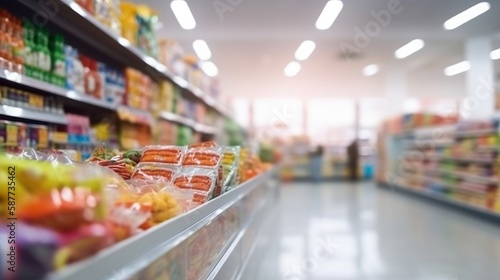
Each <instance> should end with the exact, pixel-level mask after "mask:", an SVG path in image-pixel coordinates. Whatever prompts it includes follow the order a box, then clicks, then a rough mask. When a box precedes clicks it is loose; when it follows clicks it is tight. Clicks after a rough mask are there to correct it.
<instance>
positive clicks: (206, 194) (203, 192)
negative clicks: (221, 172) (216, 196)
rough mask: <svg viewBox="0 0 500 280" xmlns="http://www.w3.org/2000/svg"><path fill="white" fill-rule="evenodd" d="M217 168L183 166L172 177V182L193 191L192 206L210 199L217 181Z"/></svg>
mask: <svg viewBox="0 0 500 280" xmlns="http://www.w3.org/2000/svg"><path fill="white" fill-rule="evenodd" d="M217 176H218V175H217V170H214V169H208V168H193V167H191V168H183V169H181V170H180V171H179V172H178V173H176V174H175V175H174V177H173V178H172V184H173V185H174V186H176V187H178V188H180V189H183V190H187V191H190V192H192V193H193V204H194V205H193V206H196V205H199V204H203V203H205V202H207V201H208V200H210V198H211V197H212V193H213V190H214V188H215V185H216V182H217Z"/></svg>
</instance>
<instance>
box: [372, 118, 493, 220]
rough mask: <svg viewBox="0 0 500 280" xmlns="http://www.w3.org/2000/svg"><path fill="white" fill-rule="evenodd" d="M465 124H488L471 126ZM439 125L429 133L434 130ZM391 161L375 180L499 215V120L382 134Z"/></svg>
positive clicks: (491, 214)
mask: <svg viewBox="0 0 500 280" xmlns="http://www.w3.org/2000/svg"><path fill="white" fill-rule="evenodd" d="M468 127H486V128H479V129H477V128H476V129H474V128H469V129H468ZM433 130H434V131H439V130H441V131H442V132H441V136H444V137H438V138H435V139H433V138H432V137H433V134H432V133H427V132H432V131H433ZM403 135H404V137H403ZM385 138H386V140H385V143H386V144H385V145H384V146H383V147H384V148H387V151H386V154H387V155H388V156H387V157H388V161H389V164H388V165H387V166H388V169H386V170H387V171H385V173H387V174H390V176H389V178H391V179H390V180H389V181H384V180H383V179H384V178H383V176H379V178H380V179H379V183H381V184H388V183H389V184H390V185H391V186H397V187H399V188H402V189H404V190H408V191H410V192H412V193H416V194H420V195H423V196H426V197H431V198H435V200H437V201H440V202H446V203H447V204H453V205H454V206H455V207H461V208H466V209H469V210H470V209H472V210H477V211H476V212H478V211H479V212H481V213H486V214H487V215H488V216H491V217H496V218H499V217H500V178H498V170H499V169H498V168H499V167H500V161H499V159H500V158H499V153H498V152H499V147H500V144H499V139H500V134H499V133H498V122H497V121H496V120H491V121H490V122H486V121H485V122H482V123H479V124H475V123H471V124H468V123H461V124H457V125H454V126H449V125H447V126H446V130H445V129H443V127H434V128H433V127H430V128H425V129H413V130H407V131H405V132H404V133H403V134H401V133H397V134H386V135H385Z"/></svg>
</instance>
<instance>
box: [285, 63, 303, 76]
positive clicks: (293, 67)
mask: <svg viewBox="0 0 500 280" xmlns="http://www.w3.org/2000/svg"><path fill="white" fill-rule="evenodd" d="M300 68H301V66H300V63H298V62H297V61H292V62H290V63H288V65H287V66H286V67H285V75H286V76H288V77H293V76H295V75H297V74H298V73H299V71H300Z"/></svg>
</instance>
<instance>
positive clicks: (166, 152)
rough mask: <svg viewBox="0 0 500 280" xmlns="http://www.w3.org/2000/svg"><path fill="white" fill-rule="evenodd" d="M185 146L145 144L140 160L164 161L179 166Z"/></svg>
mask: <svg viewBox="0 0 500 280" xmlns="http://www.w3.org/2000/svg"><path fill="white" fill-rule="evenodd" d="M185 151H186V147H182V146H146V147H145V148H144V150H143V153H142V157H141V163H142V162H156V163H166V164H170V165H176V166H180V165H181V164H182V162H183V160H184V153H185Z"/></svg>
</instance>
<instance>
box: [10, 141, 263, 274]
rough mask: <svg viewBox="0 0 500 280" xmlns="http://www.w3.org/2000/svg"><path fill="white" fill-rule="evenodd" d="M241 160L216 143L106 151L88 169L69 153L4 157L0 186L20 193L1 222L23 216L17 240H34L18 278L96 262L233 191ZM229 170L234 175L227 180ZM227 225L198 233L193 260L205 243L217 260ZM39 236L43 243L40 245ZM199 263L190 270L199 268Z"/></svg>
mask: <svg viewBox="0 0 500 280" xmlns="http://www.w3.org/2000/svg"><path fill="white" fill-rule="evenodd" d="M242 151H244V152H243V153H244V155H245V157H246V159H244V160H243V162H245V164H246V166H252V167H253V165H256V166H259V168H260V169H258V170H259V171H260V172H263V171H264V170H265V169H263V168H264V167H263V165H262V164H260V165H259V164H258V162H257V159H256V157H255V156H254V155H250V154H248V152H247V150H245V149H243V150H242ZM239 157H240V148H239V147H223V146H217V144H216V143H215V142H205V143H199V144H195V145H192V147H186V146H146V147H144V148H143V149H140V150H130V151H117V150H115V151H107V150H106V149H105V148H104V147H100V148H97V149H96V150H94V151H93V153H92V155H91V157H90V158H89V159H88V160H86V161H85V162H81V163H80V162H75V161H73V160H71V159H70V157H69V156H67V155H66V154H65V153H63V152H49V153H43V152H39V151H35V150H33V149H26V150H23V151H22V152H21V153H18V154H7V155H1V156H0V167H1V168H0V175H1V176H0V180H4V181H1V182H0V183H3V184H4V185H6V186H8V185H9V182H10V181H12V182H14V184H15V185H14V186H15V187H12V190H10V189H9V191H12V192H15V195H16V206H15V209H10V208H7V207H6V206H7V205H10V204H9V201H10V199H9V198H8V197H9V196H10V195H9V194H8V192H7V189H4V191H2V192H0V202H1V205H2V207H1V209H0V217H1V218H7V217H16V218H17V221H18V223H19V226H20V227H22V228H23V230H22V232H23V234H22V235H20V236H19V237H18V238H21V239H22V238H25V239H26V240H28V241H27V242H26V243H21V244H19V245H18V247H17V249H16V250H19V251H21V252H23V258H22V259H21V260H20V261H21V263H20V264H19V267H23V268H25V267H27V266H29V267H30V269H23V270H22V271H24V272H22V273H21V274H19V275H16V277H17V278H16V279H34V278H30V277H33V275H37V276H36V277H39V275H44V274H46V273H49V272H50V271H51V270H53V269H60V268H63V267H65V266H67V265H68V264H71V263H74V262H77V261H79V260H82V259H84V258H87V257H90V256H92V255H93V254H95V253H97V252H98V251H100V250H102V249H104V248H106V247H109V246H111V245H113V244H114V243H117V242H119V241H121V240H124V239H127V238H128V237H130V236H133V235H136V234H140V233H141V232H142V231H144V230H148V229H150V228H152V227H154V226H156V225H158V224H161V223H163V222H165V221H168V220H170V219H172V218H174V217H176V216H178V215H181V214H182V213H184V212H187V211H190V210H191V209H193V208H195V207H197V206H199V205H201V204H203V203H205V202H207V201H209V200H210V199H213V198H215V197H217V196H218V195H221V194H223V193H224V192H227V191H229V190H230V189H231V188H234V187H235V186H236V185H237V184H238V183H239V182H238V181H237V180H236V179H235V178H234V175H233V177H231V178H230V179H228V178H227V176H228V174H235V173H238V171H239V170H240V169H241V168H242V167H241V166H239V165H238V163H239V162H240V160H239ZM252 164H253V165H252ZM224 168H225V169H224ZM253 168H254V170H253V172H257V169H256V168H255V167H253ZM223 170H227V171H226V172H228V173H227V174H226V175H224V172H223ZM252 174H253V173H252ZM248 179H250V177H246V180H248ZM229 182H230V183H229ZM34 186H36V188H35V187H34ZM225 220H227V219H225V218H224V217H221V219H220V220H217V221H214V222H213V223H212V224H210V227H209V228H207V229H206V231H207V232H210V233H211V234H216V236H212V235H206V234H202V233H197V235H196V236H195V237H194V240H191V241H189V242H188V243H189V245H188V247H189V248H190V249H188V252H189V254H195V252H194V251H193V250H200V249H201V247H199V246H201V244H205V245H203V246H206V248H205V247H204V248H205V249H202V251H205V250H206V252H207V253H208V254H209V255H210V257H209V258H208V259H205V260H204V263H203V264H204V265H205V267H206V265H207V264H210V263H211V262H212V261H213V260H214V258H215V254H216V253H217V252H218V250H220V248H221V247H222V246H223V244H224V242H225V241H224V240H225V239H224V236H225V235H226V233H225V231H226V230H233V231H234V228H235V227H234V225H232V226H230V225H229V224H228V225H227V226H226V225H225V224H226V222H225ZM5 230H6V229H3V228H2V232H3V231H5ZM19 232H21V231H19ZM26 234H28V235H26ZM35 235H36V236H40V237H39V238H33V236H35ZM207 238H208V239H207ZM206 239H207V240H206ZM193 242H194V243H193ZM195 244H199V245H196V246H195ZM193 246H195V247H193ZM24 256H26V258H25V257H24ZM28 256H29V257H28ZM201 256H203V254H201ZM197 258H198V257H196V258H194V259H192V263H191V264H190V265H192V266H193V267H194V266H196V267H198V266H199V265H200V263H199V260H197ZM28 260H30V262H29V263H28ZM32 260H33V261H34V263H31V261H32ZM172 269H173V268H172ZM193 269H194V268H193ZM195 271H197V270H194V271H193V272H195ZM35 272H36V273H37V274H34V273H35ZM158 273H159V272H158ZM200 273H201V272H200ZM195 275H198V274H195ZM36 277H35V278H36Z"/></svg>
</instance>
